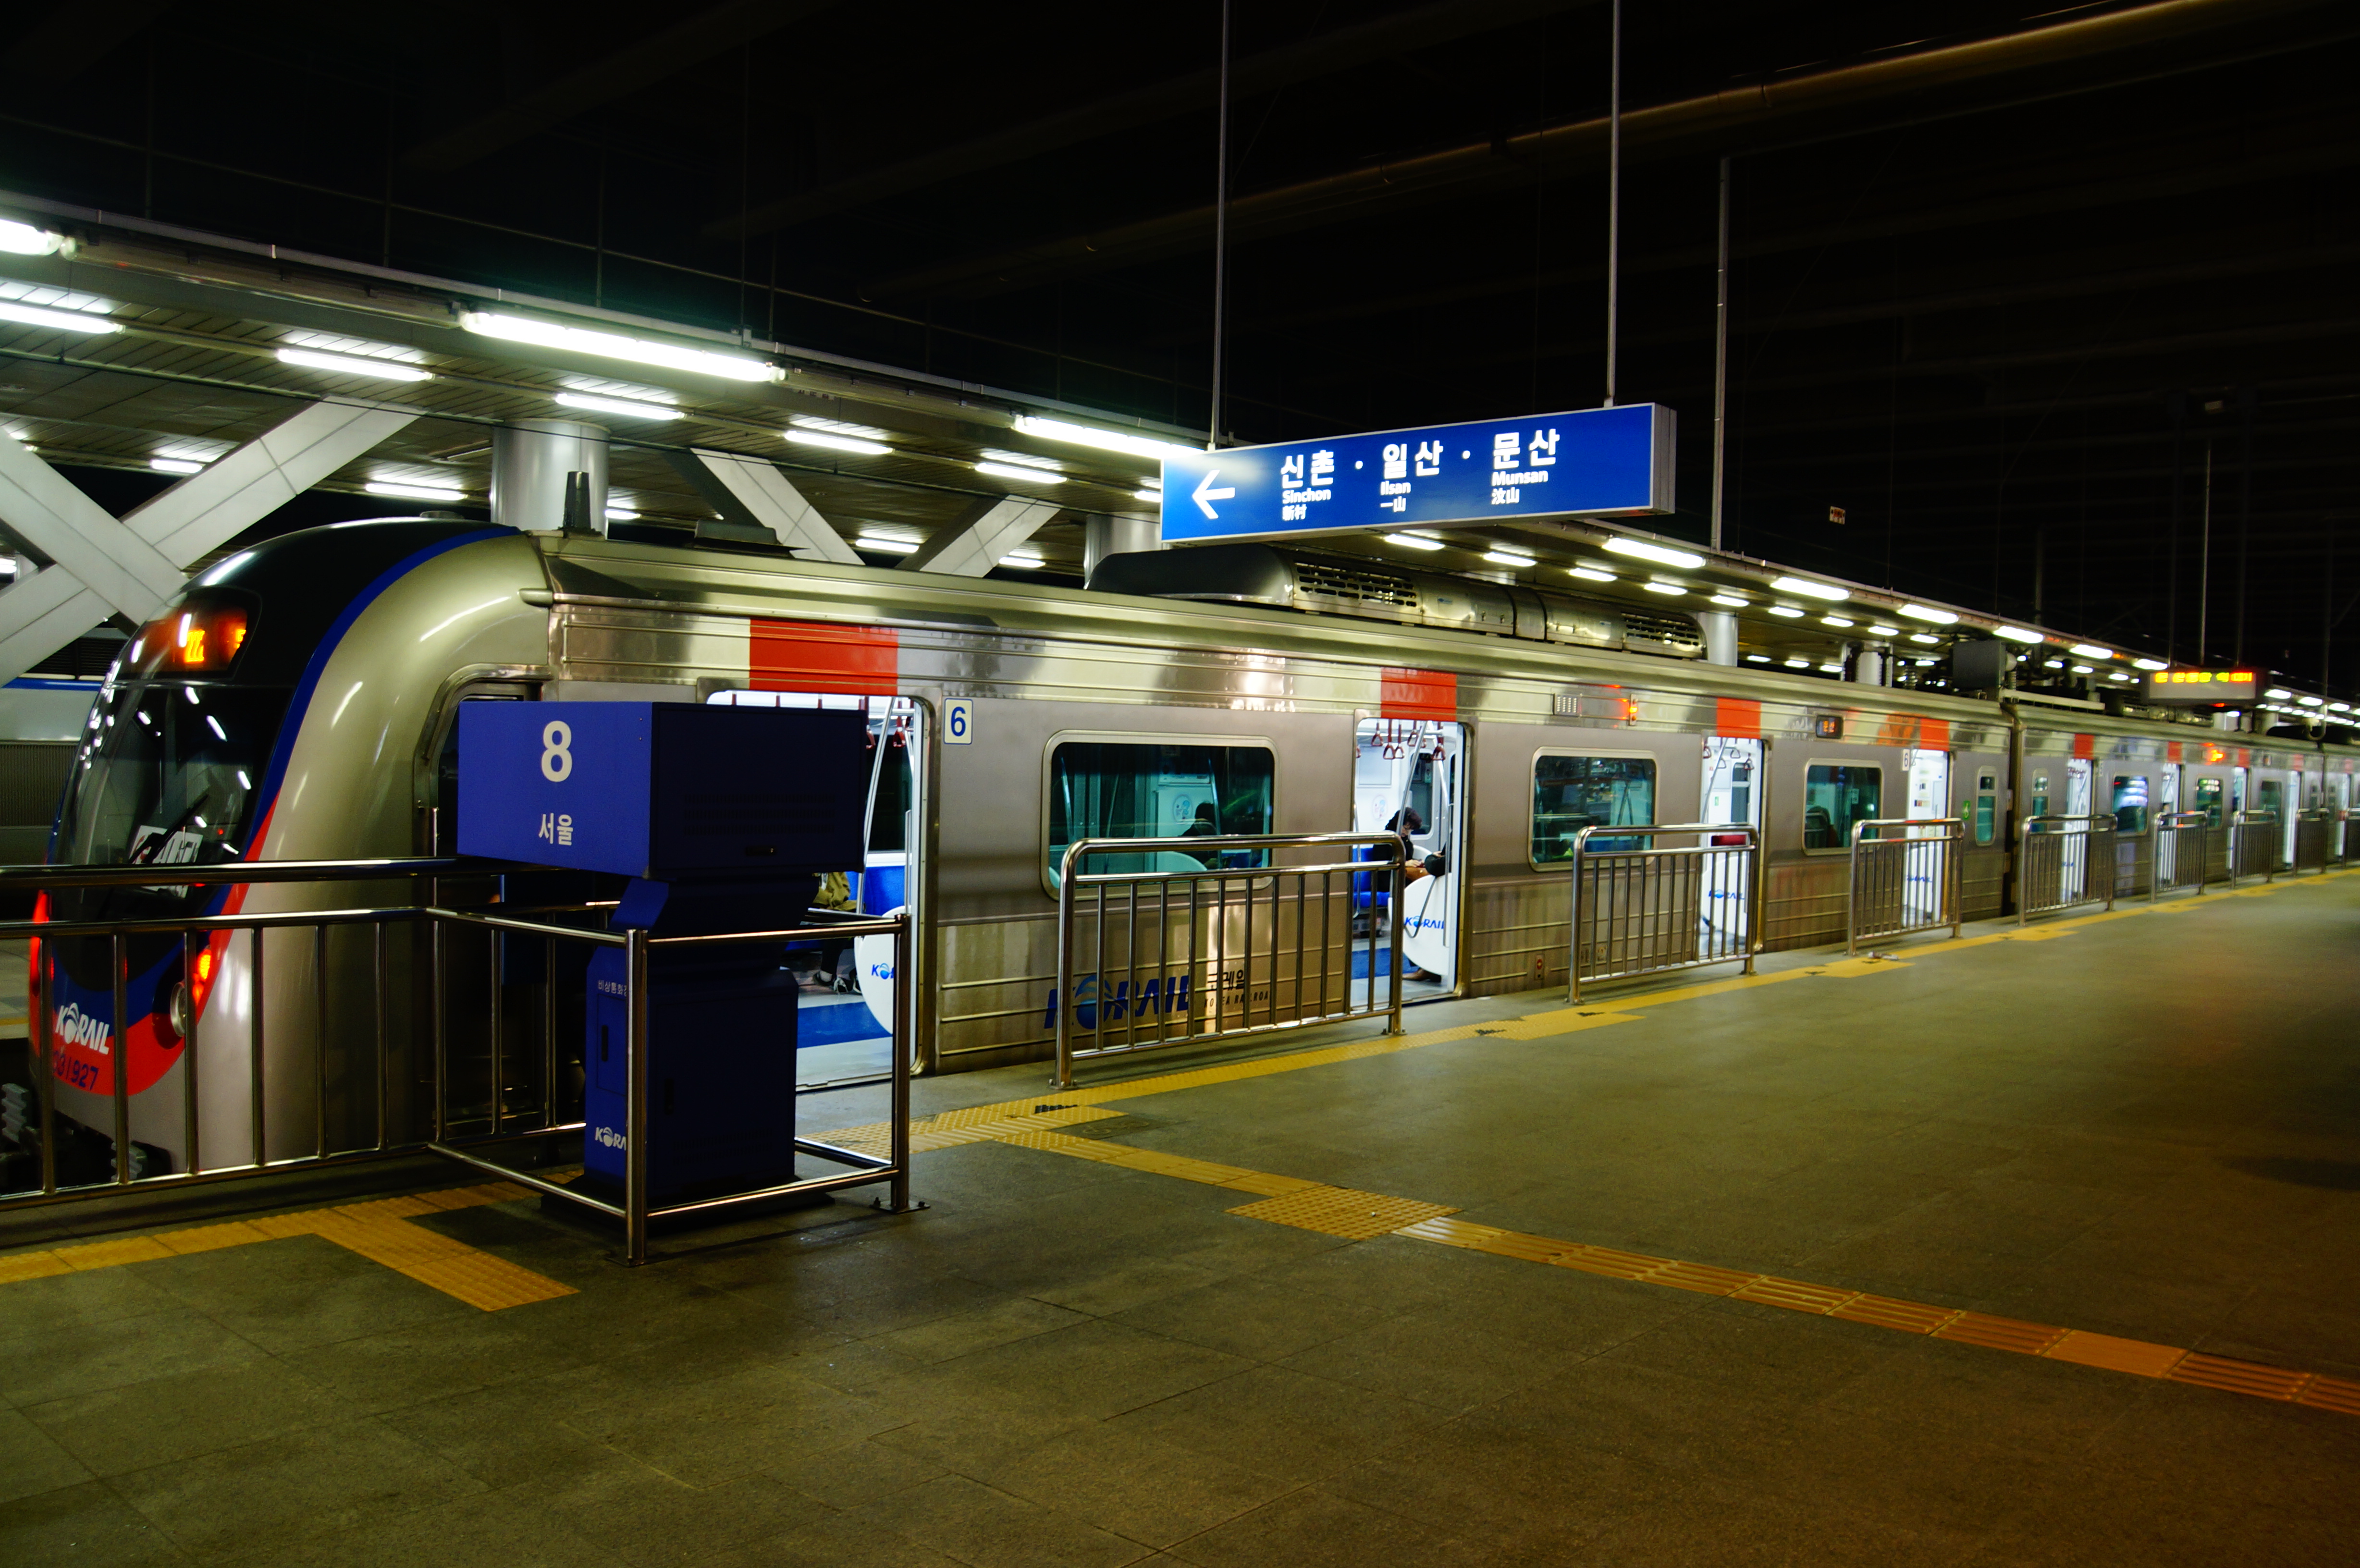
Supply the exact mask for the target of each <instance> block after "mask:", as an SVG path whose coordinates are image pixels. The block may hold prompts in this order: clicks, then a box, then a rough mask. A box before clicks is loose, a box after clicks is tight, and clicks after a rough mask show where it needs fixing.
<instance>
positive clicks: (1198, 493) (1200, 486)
mask: <svg viewBox="0 0 2360 1568" xmlns="http://www.w3.org/2000/svg"><path fill="white" fill-rule="evenodd" d="M1220 473H1221V471H1220V470H1219V469H1218V468H1208V469H1207V470H1206V471H1205V477H1204V478H1202V479H1199V480H1198V481H1196V488H1195V489H1194V490H1191V491H1189V492H1188V499H1190V500H1191V501H1194V502H1196V509H1197V510H1198V511H1200V512H1202V513H1204V514H1205V516H1207V517H1212V518H1215V519H1218V517H1220V515H1221V514H1220V513H1218V512H1216V511H1215V510H1213V503H1214V502H1216V501H1234V500H1236V499H1237V498H1238V490H1237V486H1236V485H1222V486H1221V487H1220V488H1219V489H1218V490H1216V489H1214V488H1213V481H1214V480H1215V479H1217V478H1218V477H1219V476H1220Z"/></svg>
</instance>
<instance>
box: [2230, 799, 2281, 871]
mask: <svg viewBox="0 0 2360 1568" xmlns="http://www.w3.org/2000/svg"><path fill="white" fill-rule="evenodd" d="M2283 832H2284V830H2283V829H2282V828H2281V827H2280V826H2279V823H2278V812H2276V811H2269V810H2267V809H2264V810H2258V811H2232V812H2230V813H2229V886H2230V887H2235V886H2236V885H2237V884H2238V882H2240V881H2241V880H2243V879H2244V878H2245V877H2249V876H2251V875H2252V874H2253V873H2254V870H2255V869H2256V866H2258V867H2259V868H2260V870H2261V873H2262V880H2263V881H2264V882H2271V881H2275V880H2277V878H2278V839H2279V835H2280V834H2281V833H2283Z"/></svg>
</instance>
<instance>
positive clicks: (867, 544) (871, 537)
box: [852, 534, 919, 555]
mask: <svg viewBox="0 0 2360 1568" xmlns="http://www.w3.org/2000/svg"><path fill="white" fill-rule="evenodd" d="M852 548H853V549H855V550H868V551H869V552H870V553H871V554H874V555H915V554H917V553H918V550H919V543H918V541H917V540H916V539H887V538H884V537H883V536H881V535H879V534H862V535H861V536H860V537H859V538H858V539H854V540H853V541H852Z"/></svg>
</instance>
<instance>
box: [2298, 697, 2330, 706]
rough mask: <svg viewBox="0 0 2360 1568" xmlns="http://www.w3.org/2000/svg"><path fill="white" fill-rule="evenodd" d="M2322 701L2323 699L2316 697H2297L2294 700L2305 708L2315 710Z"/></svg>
mask: <svg viewBox="0 0 2360 1568" xmlns="http://www.w3.org/2000/svg"><path fill="white" fill-rule="evenodd" d="M2322 700H2323V699H2321V698H2318V697H2297V698H2296V699H2295V701H2296V702H2300V703H2301V704H2302V705H2303V706H2304V707H2306V708H2316V707H2318V706H2319V704H2320V702H2322Z"/></svg>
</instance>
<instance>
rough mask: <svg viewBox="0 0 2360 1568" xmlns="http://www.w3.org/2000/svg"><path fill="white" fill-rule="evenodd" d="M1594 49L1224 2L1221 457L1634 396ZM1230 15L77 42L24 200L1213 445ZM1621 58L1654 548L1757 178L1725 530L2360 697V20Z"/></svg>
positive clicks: (1543, 30) (1666, 5)
mask: <svg viewBox="0 0 2360 1568" xmlns="http://www.w3.org/2000/svg"><path fill="white" fill-rule="evenodd" d="M1611 26H1612V8H1611V6H1610V5H1608V4H1605V3H1602V0H1446V3H1439V4H1431V3H1429V4H1420V3H1416V0H1412V3H1409V4H1394V5H1348V4H1342V3H1338V0H1266V3H1263V4H1258V5H1240V6H1238V7H1236V13H1235V16H1234V20H1233V33H1232V36H1231V42H1230V49H1229V58H1230V61H1231V64H1230V108H1229V181H1230V185H1229V191H1230V206H1229V213H1228V219H1227V224H1228V245H1227V250H1226V256H1227V283H1228V332H1227V335H1226V348H1227V370H1226V376H1225V397H1226V408H1225V417H1224V419H1223V424H1224V427H1225V429H1224V431H1223V436H1224V439H1225V440H1233V441H1270V440H1279V439H1286V438H1292V437H1296V436H1301V435H1306V434H1318V433H1325V432H1328V431H1344V430H1365V429H1376V428H1385V427H1391V426H1397V425H1415V424H1426V423H1435V422H1440V421H1444V420H1450V419H1473V418H1480V417H1486V416H1496V415H1503V414H1516V413H1524V412H1536V411H1541V410H1546V409H1556V408H1583V407H1590V406H1593V405H1595V404H1597V403H1598V402H1599V401H1600V400H1601V397H1603V396H1604V393H1605V390H1606V379H1605V377H1606V364H1605V350H1606V329H1607V320H1608V313H1607V287H1606V277H1607V269H1606V265H1605V264H1606V256H1607V250H1608V247H1607V213H1608V175H1607V171H1608V141H1609V137H1608V133H1607V127H1606V124H1605V116H1606V113H1607V107H1608V96H1609V81H1610V61H1611V58H1612V52H1611V49H1610V28H1611ZM1220 27H1221V11H1220V7H1219V5H1218V0H1191V3H1189V4H1185V5H1169V6H1154V7H1127V8H1121V9H1120V10H1117V9H1114V8H1110V7H1107V6H1104V5H1075V4H1058V5H1030V6H1024V7H975V6H934V5H923V6H913V7H894V8H883V9H880V8H878V7H874V6H859V5H845V4H840V3H834V4H831V3H824V0H767V3H762V4H751V3H743V0H737V3H732V0H723V3H721V4H717V5H711V6H709V7H707V8H703V9H690V10H685V11H667V12H662V13H651V12H650V11H649V10H648V9H647V8H645V7H643V6H623V5H613V4H606V3H601V0H593V3H590V4H574V5H556V4H542V3H513V0H482V3H478V4H475V5H465V6H459V5H432V4H428V5H412V6H410V7H407V8H405V9H404V10H403V11H402V12H401V13H400V14H399V17H398V18H396V19H393V20H392V21H391V22H390V23H389V20H388V16H387V15H386V14H385V13H382V12H365V11H345V10H343V9H342V8H335V7H318V6H313V5H288V4H251V5H228V6H220V7H199V6H195V5H185V4H170V3H158V0H116V3H112V4H109V3H105V0H100V3H97V4H83V5H71V6H67V5H56V6H54V7H53V8H51V9H50V10H49V12H48V13H47V14H46V15H38V14H36V15H34V16H32V20H31V23H30V25H29V26H28V27H23V28H21V29H19V30H18V31H17V32H16V36H15V38H14V39H13V41H11V42H9V43H7V44H5V45H0V51H5V52H0V72H4V73H5V79H6V81H7V83H8V87H9V92H8V93H7V96H6V101H5V105H0V189H5V190H6V191H16V192H20V193H24V194H28V195H33V196H38V197H42V198H47V199H49V200H51V201H65V202H72V203H76V204H79V205H82V206H85V207H91V208H98V209H104V210H105V211H107V212H115V213H122V214H126V215H135V216H138V217H142V218H146V219H149V220H153V221H156V222H160V223H178V224H185V225H188V226H190V227H191V228H197V229H203V230H207V231H211V232H215V233H220V234H230V235H235V236H240V237H244V238H248V239H253V240H259V241H268V242H270V243H274V244H278V245H286V246H290V247H296V248H300V249H304V250H309V251H314V252H320V253H324V254H327V255H332V256H341V257H345V258H349V259H352V260H355V261H360V262H366V263H372V264H376V265H379V266H385V267H396V268H401V269H407V270H410V271H414V272H418V273H422V274H428V275H432V276H435V277H440V278H454V279H461V280H465V281H469V282H475V283H482V284H489V285H496V286H500V287H507V288H515V289H523V290H529V291H530V292H533V293H536V294H541V295H544V296H548V297H552V298H555V299H567V300H575V301H580V302H583V303H587V304H595V305H599V306H603V307H606V308H608V309H612V310H628V311H633V312H638V313H642V314H644V315H647V316H650V317H655V318H659V319H661V320H665V321H675V322H681V323H686V324H694V325H697V326H702V327H717V328H722V329H740V328H742V329H744V330H745V331H747V332H748V333H750V334H752V335H753V336H756V337H759V338H768V339H776V340H780V341H783V342H786V343H797V344H803V345H807V346H809V347H811V348H813V349H816V350H821V351H825V352H827V353H831V354H843V355H853V356H858V357H862V358H867V359H870V360H874V361H877V362H880V363H882V364H886V365H896V366H901V367H906V368H909V369H914V370H920V371H924V372H928V373H930V374H934V375H937V376H955V377H959V378H964V379H967V380H970V381H974V382H978V383H982V384H986V385H989V386H993V387H1003V388H1008V389H1011V390H1013V391H1020V392H1023V393H1026V394H1029V395H1032V396H1038V397H1054V398H1060V399H1064V400H1065V401H1068V402H1072V403H1075V404H1080V405H1085V406H1089V407H1095V408H1104V409H1107V410H1109V411H1118V412H1121V413H1126V414H1131V415H1136V416H1142V417H1145V418H1150V419H1158V420H1163V421H1166V422H1169V423H1172V424H1175V425H1178V426H1181V427H1185V428H1193V429H1198V430H1201V429H1203V428H1204V427H1205V425H1206V423H1207V407H1208V386H1209V376H1210V370H1211V364H1212V359H1213V354H1212V319H1213V318H1212V300H1213V278H1214V255H1215V245H1214V237H1215V222H1214V192H1215V176H1216V169H1217V159H1216V146H1217V135H1218V127H1219V119H1220V117H1219V114H1218V107H1217V105H1218V64H1219V60H1220V55H1221V46H1220ZM1622 59H1623V71H1622V106H1623V111H1624V118H1623V125H1622V181H1621V184H1622V209H1621V226H1620V238H1621V245H1620V253H1619V254H1620V258H1621V259H1620V278H1621V284H1620V314H1619V318H1618V321H1619V325H1618V330H1617V338H1618V343H1619V364H1618V366H1617V373H1616V388H1615V390H1616V396H1617V398H1618V400H1620V401H1622V402H1641V401H1652V402H1659V403H1663V404H1666V405H1668V406H1669V407H1671V408H1675V409H1677V412H1678V414H1679V417H1680V421H1681V427H1680V428H1681V441H1680V475H1679V488H1680V515H1679V516H1678V517H1676V518H1667V519H1662V527H1663V531H1665V532H1666V533H1671V534H1677V535H1682V536H1685V537H1688V538H1691V539H1699V540H1701V539H1705V538H1706V537H1707V534H1708V530H1709V528H1710V500H1711V493H1712V469H1713V463H1712V457H1713V417H1712V416H1713V407H1714V389H1715V376H1714V369H1715V327H1716V310H1715V297H1716V282H1717V267H1716V251H1717V245H1716V235H1717V226H1718V216H1719V211H1720V202H1721V170H1722V169H1723V166H1724V160H1726V168H1727V170H1728V192H1729V196H1728V201H1729V212H1730V236H1731V245H1730V252H1731V254H1730V268H1729V280H1730V294H1731V302H1730V310H1729V317H1728V360H1727V367H1728V376H1727V388H1728V390H1727V408H1728V422H1727V426H1726V469H1725V498H1724V503H1723V518H1722V525H1723V528H1724V542H1725V543H1726V544H1727V545H1728V546H1729V547H1731V548H1733V549H1736V550H1743V551H1746V552H1748V553H1751V554H1754V555H1758V556H1763V557H1766V558H1770V559H1774V560H1777V561H1785V562H1787V563H1790V564H1793V565H1796V566H1799V567H1803V568H1808V569H1810V570H1815V571H1820V572H1835V573H1839V574H1841V575H1842V576H1845V577H1848V578H1852V579H1855V580H1859V581H1863V582H1867V583H1874V584H1880V585H1890V586H1894V587H1896V588H1899V589H1902V590H1904V591H1906V592H1916V593H1924V594H1927V595H1929V596H1939V597H1940V598H1942V599H1945V600H1948V601H1950V602H1954V603H1958V604H1968V605H1976V606H1981V607H1984V608H1987V609H1990V610H1993V611H1994V612H1998V613H2001V614H2005V615H2018V616H2025V617H2030V618H2036V619H2038V620H2041V621H2043V622H2045V623H2047V624H2049V625H2053V626H2060V627H2070V628H2072V629H2075V630H2078V631H2080V632H2081V633H2083V634H2085V635H2087V636H2090V637H2096V638H2101V639H2103V640H2106V641H2109V642H2112V643H2115V644H2118V645H2121V646H2123V647H2125V648H2139V649H2142V650H2144V651H2147V652H2149V653H2157V654H2168V655H2170V656H2173V657H2177V658H2179V659H2183V660H2191V661H2197V660H2206V659H2209V660H2211V661H2213V662H2231V661H2235V662H2247V663H2256V664H2260V665H2263V666H2265V667H2269V668H2274V669H2276V670H2280V671H2281V672H2284V673H2286V674H2289V675H2290V676H2295V677H2299V678H2301V679H2303V680H2306V681H2312V682H2318V683H2320V684H2322V685H2326V684H2330V683H2332V684H2333V685H2334V686H2336V687H2338V688H2344V687H2348V686H2350V685H2352V684H2353V681H2352V679H2351V677H2352V676H2353V675H2354V673H2355V670H2360V662H2355V661H2360V648H2353V647H2352V633H2353V628H2354V626H2355V624H2360V623H2356V622H2355V616H2354V615H2353V611H2354V609H2355V604H2360V359H2355V348H2360V313H2355V305H2354V302H2353V299H2354V290H2353V288H2352V284H2353V282H2354V280H2355V278H2360V93H2355V91H2354V89H2353V83H2354V82H2355V80H2360V7H2355V6H2352V5H2348V4H2346V5H2333V4H2323V3H2317V0H2309V3H2306V0H2166V3H2161V4H2156V3H2147V4H2107V5H2087V6H2079V7H2072V8H2069V9H2057V10H2038V11H2037V10H2036V8H2035V7H2032V6H2027V5H2024V4H2022V3H2021V0H2019V3H2018V4H2016V5H1998V4H1983V3H1976V0H1950V3H1899V4H1883V5H1841V4H1839V5H1808V6H1807V5H1795V4H1787V3H1751V4H1750V3H1742V0H1655V3H1654V4H1649V5H1632V6H1629V7H1628V14H1627V16H1625V19H1624V34H1623V49H1622ZM2338 649H2340V650H2341V651H2333V650H2338ZM2331 653H2332V657H2331Z"/></svg>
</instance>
